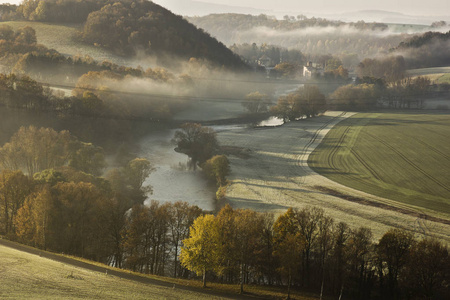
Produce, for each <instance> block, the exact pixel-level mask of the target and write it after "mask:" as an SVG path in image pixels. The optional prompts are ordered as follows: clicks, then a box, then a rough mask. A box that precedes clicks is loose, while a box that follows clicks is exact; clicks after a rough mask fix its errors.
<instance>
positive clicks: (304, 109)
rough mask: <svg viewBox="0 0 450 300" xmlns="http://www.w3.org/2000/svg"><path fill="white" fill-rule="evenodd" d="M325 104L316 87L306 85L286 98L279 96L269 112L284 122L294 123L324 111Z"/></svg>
mask: <svg viewBox="0 0 450 300" xmlns="http://www.w3.org/2000/svg"><path fill="white" fill-rule="evenodd" d="M325 104H326V102H325V96H324V95H323V94H322V93H321V92H320V90H319V89H318V88H317V86H311V85H307V86H304V87H301V88H299V89H298V90H297V91H296V92H294V93H291V94H289V95H287V96H281V97H280V98H279V99H278V101H277V105H275V106H273V107H272V108H271V112H272V113H273V115H274V116H276V117H279V118H282V119H283V120H284V121H287V120H289V121H294V120H296V119H298V118H300V117H303V116H306V117H308V118H310V117H314V116H316V115H317V114H318V113H319V112H320V111H324V110H325Z"/></svg>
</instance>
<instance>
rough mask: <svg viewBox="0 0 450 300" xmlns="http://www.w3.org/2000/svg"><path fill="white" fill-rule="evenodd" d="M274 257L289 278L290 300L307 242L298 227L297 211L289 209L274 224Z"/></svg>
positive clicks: (282, 271)
mask: <svg viewBox="0 0 450 300" xmlns="http://www.w3.org/2000/svg"><path fill="white" fill-rule="evenodd" d="M273 231H274V235H273V238H274V255H275V256H276V257H278V258H279V260H280V265H281V267H280V271H281V273H283V274H285V275H287V277H288V299H289V298H290V292H291V285H292V278H293V277H294V276H295V274H296V273H297V271H298V269H299V267H300V266H301V264H302V259H301V253H302V252H303V251H304V250H305V246H306V240H305V237H304V236H303V235H302V234H301V233H300V231H299V228H298V226H297V222H296V217H295V211H294V210H293V209H292V208H289V209H288V210H287V211H286V213H284V214H283V215H281V216H279V217H278V219H277V220H276V221H275V223H274V224H273Z"/></svg>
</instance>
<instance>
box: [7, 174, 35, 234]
mask: <svg viewBox="0 0 450 300" xmlns="http://www.w3.org/2000/svg"><path fill="white" fill-rule="evenodd" d="M31 189H32V181H31V180H30V179H29V178H28V177H27V176H25V175H24V174H23V173H22V171H9V170H3V171H2V172H1V173H0V209H1V216H0V224H1V232H2V233H3V234H5V235H10V234H14V233H15V226H14V225H15V224H14V219H15V217H16V215H17V213H18V210H19V209H20V208H21V207H22V205H23V204H24V202H25V199H26V197H27V196H28V195H29V194H30V193H31Z"/></svg>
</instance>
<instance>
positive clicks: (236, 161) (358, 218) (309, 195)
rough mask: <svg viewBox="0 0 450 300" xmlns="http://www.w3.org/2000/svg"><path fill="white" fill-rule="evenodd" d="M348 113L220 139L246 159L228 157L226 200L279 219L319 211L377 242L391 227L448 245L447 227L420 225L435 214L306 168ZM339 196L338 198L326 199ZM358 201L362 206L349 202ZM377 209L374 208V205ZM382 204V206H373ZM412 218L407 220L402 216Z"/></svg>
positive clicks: (232, 132) (246, 130)
mask: <svg viewBox="0 0 450 300" xmlns="http://www.w3.org/2000/svg"><path fill="white" fill-rule="evenodd" d="M351 115H352V114H351V113H343V112H327V113H326V114H325V115H323V116H320V117H318V118H313V119H307V120H301V121H297V122H291V123H287V124H285V125H284V126H281V127H277V128H243V129H235V130H230V131H223V132H220V133H219V134H218V138H219V142H220V143H221V145H223V146H228V147H235V148H241V149H242V152H244V153H246V154H247V156H248V157H242V156H241V157H236V156H230V163H231V176H230V177H229V178H230V181H231V185H230V187H229V188H228V190H227V198H228V201H229V202H230V204H231V205H232V206H233V207H235V208H250V209H253V210H256V211H271V212H274V213H283V212H285V211H286V209H287V208H289V207H297V208H303V207H306V206H309V205H313V206H318V207H321V208H323V209H324V210H325V211H326V212H327V213H328V214H330V215H331V216H333V217H334V218H335V220H336V221H337V222H341V221H342V222H346V223H348V224H349V225H350V226H354V227H360V226H365V227H369V228H371V229H372V231H373V233H374V235H375V237H376V238H378V237H380V236H381V235H382V234H384V233H385V232H386V231H387V230H388V229H389V228H390V227H398V228H405V229H408V230H411V231H414V232H415V233H417V234H423V233H426V234H434V235H436V236H437V237H438V238H440V239H443V240H446V241H447V242H448V243H450V226H449V225H448V224H442V222H439V221H438V222H434V221H430V220H426V219H424V218H423V217H421V216H423V215H431V214H433V212H431V211H425V210H420V209H417V208H415V207H410V206H407V205H404V204H401V203H397V202H393V201H389V200H388V199H383V198H380V197H376V196H373V195H369V194H366V193H364V192H361V191H357V190H354V189H351V188H348V187H345V186H342V185H340V184H338V183H335V182H333V181H331V180H329V179H327V178H325V177H323V176H321V175H319V174H317V173H315V172H313V171H312V170H311V169H310V168H309V167H308V165H307V160H308V156H309V154H310V153H311V152H312V151H313V150H314V149H315V147H317V145H318V144H319V143H320V141H321V140H322V138H323V137H324V136H325V135H326V133H327V132H328V131H329V130H330V129H331V128H332V127H333V126H334V125H335V124H337V123H338V122H339V121H341V120H343V119H344V118H347V117H349V116H351ZM332 191H338V193H337V194H336V195H337V196H333V195H330V194H332V193H331V192H332ZM347 196H349V197H353V198H352V199H360V200H361V199H362V200H366V202H364V201H359V202H358V201H351V200H349V198H348V197H347ZM373 204H375V205H373ZM377 204H380V205H377ZM392 206H395V208H396V209H395V210H394V209H389V208H390V207H392ZM405 212H411V214H405Z"/></svg>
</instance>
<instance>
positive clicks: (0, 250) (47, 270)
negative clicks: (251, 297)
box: [0, 246, 219, 299]
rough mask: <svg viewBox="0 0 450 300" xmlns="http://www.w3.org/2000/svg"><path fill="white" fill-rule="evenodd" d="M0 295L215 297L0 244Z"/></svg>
mask: <svg viewBox="0 0 450 300" xmlns="http://www.w3.org/2000/svg"><path fill="white" fill-rule="evenodd" d="M0 286H1V289H0V298H1V299H211V298H212V299H219V298H218V297H212V296H211V295H203V294H201V293H195V292H190V291H183V290H177V289H173V288H168V287H161V286H156V285H149V284H139V283H137V282H134V281H131V280H124V279H120V278H117V277H115V276H109V275H106V274H102V273H98V272H92V271H88V270H84V269H81V268H77V267H73V266H70V265H66V264H63V263H60V262H56V261H52V260H49V259H46V258H42V257H39V256H36V255H32V254H28V253H24V252H21V251H18V250H14V249H11V248H8V247H4V246H0Z"/></svg>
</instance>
